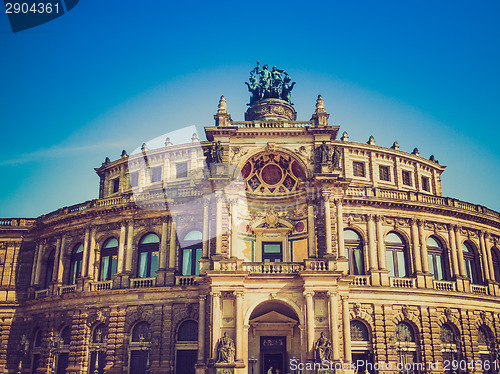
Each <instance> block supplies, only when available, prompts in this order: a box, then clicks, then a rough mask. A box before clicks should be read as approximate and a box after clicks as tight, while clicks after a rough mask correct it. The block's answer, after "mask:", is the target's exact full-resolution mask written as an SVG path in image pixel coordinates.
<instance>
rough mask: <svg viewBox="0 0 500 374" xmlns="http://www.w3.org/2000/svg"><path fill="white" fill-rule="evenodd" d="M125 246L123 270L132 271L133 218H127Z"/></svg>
mask: <svg viewBox="0 0 500 374" xmlns="http://www.w3.org/2000/svg"><path fill="white" fill-rule="evenodd" d="M127 222H128V229H127V248H126V250H125V271H126V272H127V273H131V272H132V254H133V253H134V247H133V243H134V220H132V219H131V220H128V221H127Z"/></svg>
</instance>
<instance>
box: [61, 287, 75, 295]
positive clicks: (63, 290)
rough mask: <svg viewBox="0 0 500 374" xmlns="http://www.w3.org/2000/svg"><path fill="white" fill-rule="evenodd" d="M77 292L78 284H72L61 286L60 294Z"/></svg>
mask: <svg viewBox="0 0 500 374" xmlns="http://www.w3.org/2000/svg"><path fill="white" fill-rule="evenodd" d="M75 292H76V284H70V285H69V286H60V287H59V295H67V294H70V293H75Z"/></svg>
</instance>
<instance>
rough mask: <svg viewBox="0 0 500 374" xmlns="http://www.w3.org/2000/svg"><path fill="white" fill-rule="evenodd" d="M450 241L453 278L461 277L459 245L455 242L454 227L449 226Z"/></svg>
mask: <svg viewBox="0 0 500 374" xmlns="http://www.w3.org/2000/svg"><path fill="white" fill-rule="evenodd" d="M448 239H449V241H450V252H451V256H450V257H451V271H452V272H453V274H452V276H454V277H456V276H459V275H460V270H459V264H458V257H457V244H456V242H455V233H454V232H453V227H452V226H451V225H448Z"/></svg>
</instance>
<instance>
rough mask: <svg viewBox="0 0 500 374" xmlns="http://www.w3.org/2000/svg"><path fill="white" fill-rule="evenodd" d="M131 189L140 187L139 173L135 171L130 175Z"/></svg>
mask: <svg viewBox="0 0 500 374" xmlns="http://www.w3.org/2000/svg"><path fill="white" fill-rule="evenodd" d="M129 178H130V187H137V186H138V185H139V172H138V171H134V172H132V173H130V174H129Z"/></svg>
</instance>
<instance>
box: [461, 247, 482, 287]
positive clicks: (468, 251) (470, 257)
mask: <svg viewBox="0 0 500 374" xmlns="http://www.w3.org/2000/svg"><path fill="white" fill-rule="evenodd" d="M462 253H463V258H464V267H465V275H466V276H467V278H469V279H470V282H471V283H472V284H481V283H482V277H481V268H480V265H479V257H478V255H477V252H476V251H475V250H474V246H473V244H472V243H471V242H469V241H465V242H464V243H463V244H462Z"/></svg>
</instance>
